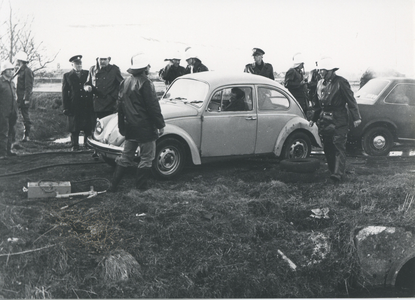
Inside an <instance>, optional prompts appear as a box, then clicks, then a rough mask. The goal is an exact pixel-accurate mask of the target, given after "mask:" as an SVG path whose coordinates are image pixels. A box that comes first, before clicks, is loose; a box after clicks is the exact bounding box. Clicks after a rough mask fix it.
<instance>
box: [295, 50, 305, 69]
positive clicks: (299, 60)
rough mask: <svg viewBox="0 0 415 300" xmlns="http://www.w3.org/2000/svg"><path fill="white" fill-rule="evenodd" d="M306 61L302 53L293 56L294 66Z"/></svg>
mask: <svg viewBox="0 0 415 300" xmlns="http://www.w3.org/2000/svg"><path fill="white" fill-rule="evenodd" d="M303 63H304V58H303V55H302V54H301V53H296V54H294V56H293V68H297V67H298V66H299V65H301V64H303Z"/></svg>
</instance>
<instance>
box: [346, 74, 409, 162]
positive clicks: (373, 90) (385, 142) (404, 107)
mask: <svg viewBox="0 0 415 300" xmlns="http://www.w3.org/2000/svg"><path fill="white" fill-rule="evenodd" d="M355 98H356V101H357V103H358V105H359V110H360V114H361V116H362V123H361V125H360V126H358V127H356V128H353V129H351V131H350V133H349V141H350V142H356V141H358V142H361V145H362V149H363V150H364V151H365V152H366V153H367V154H369V155H373V156H381V155H387V154H388V153H389V152H390V150H391V148H392V147H393V146H394V145H395V142H399V143H404V144H406V143H412V144H415V143H414V142H415V79H411V78H404V77H396V78H393V77H387V78H374V79H372V80H370V81H369V82H368V83H366V84H365V85H364V86H363V87H362V88H361V89H360V90H358V91H357V92H356V93H355Z"/></svg>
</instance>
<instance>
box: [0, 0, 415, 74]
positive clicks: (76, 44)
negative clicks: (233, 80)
mask: <svg viewBox="0 0 415 300" xmlns="http://www.w3.org/2000/svg"><path fill="white" fill-rule="evenodd" d="M9 3H11V5H12V8H13V12H14V15H15V18H19V19H25V18H26V17H27V16H29V17H33V18H34V21H33V32H34V34H35V38H36V40H37V41H38V42H40V41H43V43H44V45H45V47H46V48H47V49H48V51H49V55H53V54H54V53H56V52H58V51H60V52H59V56H58V57H57V60H56V63H60V65H61V67H62V68H70V63H69V62H68V59H69V57H71V56H73V55H77V54H82V55H83V56H84V68H89V67H90V66H91V65H92V64H93V63H94V59H95V58H96V57H97V56H111V57H112V61H111V62H112V63H114V64H116V65H118V66H119V67H120V68H121V69H122V71H125V70H126V69H127V68H128V66H129V62H130V57H131V56H132V55H133V54H135V53H138V52H145V53H147V54H148V55H149V57H150V59H151V61H150V64H151V66H152V71H157V70H158V69H160V68H161V67H163V65H164V61H163V59H164V58H167V57H169V56H170V55H171V53H175V51H183V50H184V49H185V47H187V46H192V47H194V48H195V49H196V50H198V53H199V57H200V58H201V60H202V62H203V63H205V64H206V65H207V66H208V68H209V69H215V70H231V71H242V70H243V69H244V66H245V64H247V63H250V62H252V57H251V49H252V48H253V47H259V48H262V49H263V50H264V51H265V55H264V61H266V62H269V63H271V64H272V65H273V66H274V70H275V71H278V72H282V71H286V70H287V69H288V68H289V67H291V65H292V56H293V55H294V54H295V53H298V52H300V53H302V55H303V57H304V59H305V61H306V65H305V67H306V69H311V68H312V67H313V64H314V61H316V60H318V59H319V57H321V56H323V55H325V56H332V57H333V58H334V59H335V61H336V62H337V64H338V66H339V67H340V70H339V72H340V71H343V72H353V73H356V74H361V73H362V72H363V71H364V70H366V69H367V68H368V67H371V68H373V69H375V70H385V69H395V70H397V71H399V72H402V73H404V74H406V75H407V76H415V47H414V44H415V42H414V41H415V35H414V32H415V21H414V18H415V11H414V7H415V0H373V1H372V0H285V1H282V0H252V1H247V0H116V1H115V0H111V1H109V0H89V1H88V0H71V1H67V0H65V1H61V0H0V4H1V8H0V17H1V20H2V22H3V20H5V19H7V16H8V7H9ZM56 63H55V64H54V65H53V66H56ZM181 64H182V65H183V66H185V65H186V62H185V61H184V60H182V62H181Z"/></svg>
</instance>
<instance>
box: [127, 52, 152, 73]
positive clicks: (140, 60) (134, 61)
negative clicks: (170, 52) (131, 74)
mask: <svg viewBox="0 0 415 300" xmlns="http://www.w3.org/2000/svg"><path fill="white" fill-rule="evenodd" d="M149 61H150V60H149V59H148V57H147V55H145V54H143V53H140V54H136V55H134V56H133V57H131V65H130V68H129V69H128V70H139V69H144V68H146V67H147V66H149V65H150V63H149Z"/></svg>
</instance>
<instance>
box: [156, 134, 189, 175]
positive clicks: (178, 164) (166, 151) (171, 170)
mask: <svg viewBox="0 0 415 300" xmlns="http://www.w3.org/2000/svg"><path fill="white" fill-rule="evenodd" d="M185 162H186V151H185V148H184V146H183V144H182V143H181V142H180V141H178V140H177V139H174V138H165V139H163V140H161V141H159V142H158V143H157V147H156V158H155V159H154V161H153V168H152V171H153V174H154V176H156V177H157V178H159V179H171V178H173V177H174V176H177V175H178V174H179V173H180V172H181V171H182V170H183V167H184V165H185Z"/></svg>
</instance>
